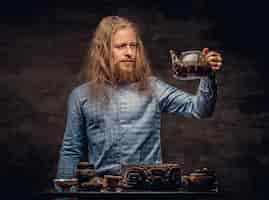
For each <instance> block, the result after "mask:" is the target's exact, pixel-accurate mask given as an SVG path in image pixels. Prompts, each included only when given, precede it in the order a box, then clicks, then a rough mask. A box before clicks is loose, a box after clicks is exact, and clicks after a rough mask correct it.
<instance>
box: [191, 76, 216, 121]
mask: <svg viewBox="0 0 269 200" xmlns="http://www.w3.org/2000/svg"><path fill="white" fill-rule="evenodd" d="M216 99H217V84H216V80H215V76H214V75H213V74H212V75H211V76H209V77H206V78H202V79H201V80H200V84H199V87H198V91H197V95H196V103H195V106H196V107H195V111H196V115H197V117H198V118H205V117H210V116H211V115H212V114H213V112H214V109H215V104H216Z"/></svg>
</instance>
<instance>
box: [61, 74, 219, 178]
mask: <svg viewBox="0 0 269 200" xmlns="http://www.w3.org/2000/svg"><path fill="white" fill-rule="evenodd" d="M149 81H150V85H151V87H152V89H153V90H152V91H153V92H152V95H147V96H146V95H142V94H141V93H139V92H138V91H137V90H136V89H134V87H132V85H128V86H123V87H120V88H117V90H115V89H113V88H112V87H110V86H108V85H107V89H108V90H109V91H110V94H111V101H110V103H109V104H107V105H105V106H102V105H101V104H98V103H94V101H92V99H91V95H90V90H89V84H90V83H85V84H83V85H81V86H79V87H77V88H75V89H74V90H73V91H72V93H71V94H70V96H69V100H68V112H67V124H66V129H65V133H64V138H63V144H62V147H61V150H60V159H59V163H58V171H57V178H69V177H72V176H74V170H75V169H76V166H77V164H78V163H79V161H80V159H81V156H82V146H83V143H84V142H87V143H88V152H89V155H88V156H89V158H88V159H89V162H90V163H91V164H94V166H95V168H96V170H97V173H98V174H99V175H103V174H118V173H119V169H120V166H121V164H131V163H136V164H137V163H141V164H142V163H143V164H155V163H161V162H162V159H161V144H160V124H161V123H160V120H161V113H162V112H169V113H175V114H176V115H178V116H186V117H191V118H198V119H200V118H204V117H208V116H210V115H211V114H212V113H213V110H214V107H215V102H216V94H217V87H216V83H215V79H214V78H213V79H211V78H207V77H206V78H202V79H201V80H200V84H199V88H198V91H197V94H196V95H191V94H189V93H186V92H184V91H182V90H179V89H177V88H175V87H173V86H171V85H169V84H167V83H165V82H163V81H161V80H160V79H158V78H156V77H151V78H150V80H149Z"/></svg>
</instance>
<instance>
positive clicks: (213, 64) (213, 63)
mask: <svg viewBox="0 0 269 200" xmlns="http://www.w3.org/2000/svg"><path fill="white" fill-rule="evenodd" d="M208 64H209V65H210V66H221V65H222V62H209V63H208Z"/></svg>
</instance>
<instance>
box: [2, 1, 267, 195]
mask: <svg viewBox="0 0 269 200" xmlns="http://www.w3.org/2000/svg"><path fill="white" fill-rule="evenodd" d="M178 2H179V3H174V2H173V1H169V0H167V1H144V2H143V1H136V2H134V1H133V2H130V3H126V1H111V0H99V1H98V2H90V1H72V2H71V1H63V0H61V1H7V2H5V3H4V2H3V3H1V4H2V5H1V8H0V12H1V18H0V74H1V79H0V83H1V84H0V88H1V96H0V108H1V117H0V130H1V131H0V132H1V135H0V148H1V151H0V152H1V156H0V160H1V166H0V177H1V185H2V186H1V187H2V188H3V187H4V190H3V191H7V192H10V191H11V192H12V194H18V195H22V194H27V193H29V192H38V191H43V190H47V189H49V188H50V187H51V181H52V179H53V177H54V175H55V170H56V164H57V160H58V151H59V148H60V144H61V141H62V137H63V131H64V126H65V116H66V101H67V96H68V94H69V92H70V91H71V89H72V88H73V87H75V86H76V85H78V84H80V83H82V82H83V73H82V70H83V67H82V65H83V60H84V57H85V54H86V49H87V45H88V42H89V39H90V38H91V33H92V31H93V30H94V28H95V27H96V25H97V23H98V22H99V20H100V19H101V18H102V17H103V16H106V15H121V16H128V17H131V18H133V19H135V20H136V21H137V22H138V23H139V24H140V25H141V27H142V29H143V39H144V41H145V45H146V47H147V49H148V52H149V55H150V58H151V60H152V63H153V66H154V71H155V73H156V74H157V75H158V76H160V77H161V78H162V79H164V80H166V81H167V82H169V83H171V84H172V85H175V86H177V87H179V88H182V89H184V90H186V91H189V92H192V93H194V92H195V91H196V88H197V84H198V82H196V81H176V80H173V79H172V78H171V71H170V64H169V55H168V50H169V49H170V48H174V49H177V50H179V51H181V50H189V49H201V48H202V47H209V48H211V49H213V50H219V51H220V52H221V53H222V55H223V58H224V65H223V70H222V71H221V72H220V73H218V74H217V79H218V84H219V97H218V101H217V105H216V110H215V113H214V115H213V117H212V118H210V119H205V120H190V119H183V118H176V117H175V116H173V115H164V116H163V120H162V125H163V126H162V133H161V135H162V150H163V158H164V161H167V162H169V161H178V162H184V168H185V169H186V170H191V169H194V168H198V167H212V168H214V169H216V171H217V174H218V177H219V180H220V183H221V185H222V186H223V188H224V189H226V190H229V191H231V192H232V193H231V194H230V197H229V198H227V199H266V197H265V195H266V188H267V187H268V186H267V181H268V177H269V176H268V175H269V173H268V166H269V157H268V156H269V150H268V147H267V145H268V144H269V136H268V134H267V131H268V126H269V125H268V123H267V122H268V119H269V105H268V100H269V95H268V93H267V88H268V86H267V84H268V83H269V81H268V78H267V75H268V70H267V67H268V66H267V65H268V64H267V63H266V58H267V57H268V55H267V53H268V52H267V49H266V47H267V42H268V39H267V35H268V31H267V30H266V26H267V25H266V23H267V21H266V17H267V13H266V12H267V10H266V6H265V4H261V2H260V3H259V4H258V3H256V2H254V1H253V2H245V1H234V2H232V1H209V0H196V1H194V0H192V1H185V2H183V1H182V2H181V1H178ZM257 2H258V1H257ZM14 191H16V192H14Z"/></svg>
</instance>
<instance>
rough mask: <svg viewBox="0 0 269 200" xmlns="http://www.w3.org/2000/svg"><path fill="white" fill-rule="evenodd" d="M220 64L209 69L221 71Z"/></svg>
mask: <svg viewBox="0 0 269 200" xmlns="http://www.w3.org/2000/svg"><path fill="white" fill-rule="evenodd" d="M221 65H222V63H219V64H215V65H211V69H213V70H220V69H221Z"/></svg>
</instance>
